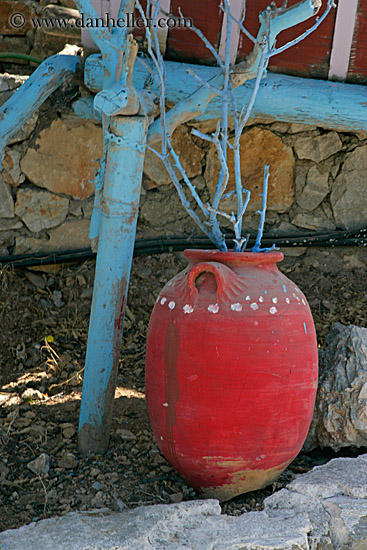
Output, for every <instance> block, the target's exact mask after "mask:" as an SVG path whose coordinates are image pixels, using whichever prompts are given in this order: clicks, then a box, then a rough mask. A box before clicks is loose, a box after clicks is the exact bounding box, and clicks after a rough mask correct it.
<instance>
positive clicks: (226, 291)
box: [188, 262, 242, 300]
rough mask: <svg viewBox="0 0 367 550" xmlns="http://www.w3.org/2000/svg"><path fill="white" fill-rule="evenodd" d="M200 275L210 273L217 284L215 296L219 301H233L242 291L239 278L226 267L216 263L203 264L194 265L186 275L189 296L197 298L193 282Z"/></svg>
mask: <svg viewBox="0 0 367 550" xmlns="http://www.w3.org/2000/svg"><path fill="white" fill-rule="evenodd" d="M202 273H212V274H213V275H214V277H215V280H216V282H217V296H218V298H219V299H220V298H221V297H225V298H227V299H233V300H234V299H235V298H236V296H238V294H240V293H241V291H242V288H241V287H242V285H241V283H240V277H238V275H237V274H236V273H235V272H234V271H232V269H230V268H229V267H227V266H226V265H223V264H220V263H218V262H203V263H199V264H196V265H194V267H193V268H192V269H191V271H190V272H189V274H188V283H189V287H190V291H191V296H197V295H198V293H199V291H198V289H197V287H196V284H195V281H196V279H197V278H198V277H199V275H201V274H202Z"/></svg>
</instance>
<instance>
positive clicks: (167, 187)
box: [0, 74, 367, 255]
mask: <svg viewBox="0 0 367 550" xmlns="http://www.w3.org/2000/svg"><path fill="white" fill-rule="evenodd" d="M25 78H26V77H25V76H11V75H8V74H4V75H2V76H0V105H1V104H3V103H4V102H5V101H6V99H8V97H10V95H11V94H12V93H13V92H14V90H15V89H16V88H17V87H19V85H20V84H21V83H22V82H24V80H25ZM86 93H87V90H86V89H84V88H83V87H81V86H80V85H78V84H77V83H71V84H69V85H68V86H64V87H63V88H62V89H61V90H58V91H56V92H55V93H54V94H53V95H52V96H51V97H50V98H49V99H48V100H47V101H46V103H45V104H44V105H43V106H42V107H41V108H40V109H39V111H38V112H37V113H36V114H35V115H34V116H32V118H31V119H30V120H29V121H28V122H27V123H26V124H25V126H24V127H23V128H22V129H21V131H20V132H18V134H17V135H16V136H15V137H14V138H13V140H12V142H11V143H10V144H9V145H8V146H7V148H6V150H5V156H4V162H3V171H2V173H1V174H0V255H8V254H24V253H31V252H32V253H33V252H48V251H56V250H70V249H80V248H86V247H89V246H90V242H89V239H88V227H89V220H90V217H91V213H92V208H93V185H92V183H91V182H92V181H93V178H94V174H95V171H96V169H97V168H98V166H99V160H98V159H99V158H100V157H101V154H102V130H101V126H100V125H99V124H97V123H95V122H92V121H90V120H85V119H82V118H79V117H77V116H76V115H75V114H74V112H73V103H74V101H75V100H76V99H77V98H78V97H80V95H81V94H82V95H85V94H86ZM190 130H191V128H190V126H184V127H181V128H179V129H178V130H176V132H175V134H174V136H173V142H174V145H175V147H176V150H177V152H178V153H179V154H180V156H181V159H182V163H183V165H184V166H185V168H186V171H187V174H188V176H189V178H190V179H191V180H192V181H193V182H194V184H195V185H196V188H197V190H198V192H199V194H200V195H201V197H202V198H203V200H205V201H206V200H208V199H209V198H210V197H212V196H213V193H214V188H215V182H216V178H217V175H218V170H219V165H218V159H217V157H216V153H215V151H214V150H213V149H212V148H211V147H209V146H208V145H207V144H204V143H203V142H201V141H200V140H199V139H198V138H196V137H193V136H192V135H191V132H190ZM241 147H242V169H243V175H244V185H245V187H246V188H248V189H250V190H251V193H252V198H251V201H250V204H249V207H248V213H247V215H246V217H245V226H246V227H247V228H249V229H256V228H257V225H258V220H259V216H258V214H257V213H256V210H257V209H258V208H259V204H260V197H259V193H261V191H262V174H263V169H264V165H265V164H270V167H271V168H270V173H271V175H270V180H269V200H268V213H267V224H266V228H265V229H266V231H272V232H273V233H279V234H281V233H283V234H284V233H288V234H289V233H295V234H296V233H301V232H302V231H307V232H310V231H333V230H336V229H344V230H345V229H347V230H353V229H359V228H361V227H364V226H366V225H367V194H366V193H365V174H366V172H367V135H362V134H358V135H357V134H353V133H337V132H335V131H329V130H328V129H326V128H318V127H309V126H305V125H301V124H287V123H281V122H275V123H269V124H254V123H253V124H252V125H251V126H249V127H248V128H247V129H246V131H245V133H244V135H243V136H242V138H241ZM232 163H233V160H232V159H231V158H229V164H230V166H231V164H232ZM231 186H233V182H232V180H230V182H229V190H230V189H231ZM232 206H233V205H231V203H230V200H228V201H227V203H225V204H224V208H225V209H227V210H228V211H230V210H231V208H232ZM193 232H194V233H198V230H197V229H196V227H195V226H194V225H193V222H192V220H191V218H189V216H188V215H187V213H186V212H185V210H184V209H183V208H182V206H181V203H180V201H179V199H178V196H177V193H176V191H175V189H174V188H173V186H172V184H171V182H170V179H169V177H168V175H167V173H166V172H165V169H164V167H163V166H162V165H161V163H160V161H159V160H158V159H157V157H155V155H154V154H152V153H147V156H146V160H145V168H144V180H143V190H142V197H141V207H140V217H139V224H138V237H148V236H149V237H152V236H158V235H173V234H183V233H186V234H192V233H193Z"/></svg>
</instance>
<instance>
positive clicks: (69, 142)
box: [21, 119, 103, 199]
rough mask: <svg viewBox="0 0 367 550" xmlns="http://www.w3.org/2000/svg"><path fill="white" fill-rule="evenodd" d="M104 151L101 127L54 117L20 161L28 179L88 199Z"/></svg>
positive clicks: (60, 191)
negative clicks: (33, 146)
mask: <svg viewBox="0 0 367 550" xmlns="http://www.w3.org/2000/svg"><path fill="white" fill-rule="evenodd" d="M102 152H103V137H102V129H101V128H100V127H99V126H96V125H95V124H92V123H91V122H83V121H73V120H71V121H68V122H67V123H66V122H65V121H64V120H61V119H58V120H54V121H53V122H52V124H51V126H50V127H49V128H46V129H45V130H43V131H42V132H41V133H40V135H39V138H38V139H37V141H36V146H35V148H30V149H28V151H27V154H26V155H25V157H24V158H23V159H22V161H21V168H22V171H23V172H24V174H25V175H26V176H27V177H28V179H29V180H30V181H31V182H32V183H34V184H35V185H38V186H39V187H44V188H46V189H48V190H50V191H53V192H55V193H62V194H65V195H70V196H72V197H73V198H76V199H85V198H87V197H90V196H91V195H92V194H93V191H94V188H93V185H92V184H91V182H90V180H93V179H94V175H95V171H96V170H97V169H98V167H99V159H100V158H101V156H102Z"/></svg>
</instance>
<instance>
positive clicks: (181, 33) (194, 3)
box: [166, 0, 223, 64]
mask: <svg viewBox="0 0 367 550" xmlns="http://www.w3.org/2000/svg"><path fill="white" fill-rule="evenodd" d="M219 4H220V2H219V0H185V1H184V2H182V0H172V3H171V11H172V13H174V14H175V15H177V16H178V15H179V12H178V8H179V7H181V11H182V14H183V15H184V16H185V17H191V18H192V20H193V24H194V25H195V27H197V28H198V29H200V30H201V31H202V32H203V34H204V35H205V36H206V38H208V40H209V41H210V43H211V44H213V45H214V46H216V48H217V49H218V47H219V40H220V33H221V28H222V20H223V12H222V11H221V10H220V9H219ZM166 59H171V60H175V61H176V60H177V61H186V62H192V63H204V64H210V63H214V62H215V58H214V57H213V55H212V54H211V53H210V51H208V49H207V48H206V46H205V45H204V43H203V42H202V40H201V39H200V38H199V37H198V36H197V35H196V34H195V33H194V32H193V31H190V30H187V29H179V28H175V29H171V30H170V31H168V43H167V50H166Z"/></svg>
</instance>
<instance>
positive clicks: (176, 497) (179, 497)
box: [169, 493, 183, 503]
mask: <svg viewBox="0 0 367 550" xmlns="http://www.w3.org/2000/svg"><path fill="white" fill-rule="evenodd" d="M169 498H170V499H171V501H172V502H176V503H177V502H182V499H183V494H182V493H173V494H172V495H170V496H169Z"/></svg>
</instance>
